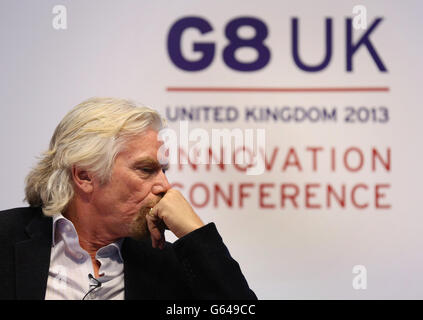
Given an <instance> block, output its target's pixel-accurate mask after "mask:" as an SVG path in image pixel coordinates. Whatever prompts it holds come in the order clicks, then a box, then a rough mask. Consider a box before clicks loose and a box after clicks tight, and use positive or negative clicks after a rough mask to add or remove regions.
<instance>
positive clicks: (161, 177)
mask: <svg viewBox="0 0 423 320" xmlns="http://www.w3.org/2000/svg"><path fill="white" fill-rule="evenodd" d="M169 189H170V183H169V181H168V180H167V177H166V175H165V173H164V172H163V171H161V170H160V172H159V173H158V174H157V176H156V179H155V181H154V184H153V187H152V188H151V192H152V193H153V194H155V195H157V196H163V195H164V194H165V193H166V191H167V190H169Z"/></svg>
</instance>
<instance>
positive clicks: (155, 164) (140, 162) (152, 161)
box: [134, 157, 169, 170]
mask: <svg viewBox="0 0 423 320" xmlns="http://www.w3.org/2000/svg"><path fill="white" fill-rule="evenodd" d="M140 165H150V166H152V167H154V168H157V169H158V168H161V169H162V170H167V169H169V163H164V164H161V163H160V162H158V161H157V160H155V159H153V158H151V157H144V158H140V159H138V160H136V161H135V162H134V167H136V166H140Z"/></svg>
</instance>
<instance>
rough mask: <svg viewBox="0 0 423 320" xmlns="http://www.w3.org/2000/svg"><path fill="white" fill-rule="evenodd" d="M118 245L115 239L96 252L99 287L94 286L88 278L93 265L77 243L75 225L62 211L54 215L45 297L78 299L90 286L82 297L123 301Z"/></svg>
mask: <svg viewBox="0 0 423 320" xmlns="http://www.w3.org/2000/svg"><path fill="white" fill-rule="evenodd" d="M121 245H122V240H119V241H117V242H114V243H111V244H109V245H107V246H105V247H102V248H100V249H99V250H98V251H97V253H96V259H97V260H98V261H99V262H100V264H101V265H100V269H99V275H100V277H99V278H98V279H97V280H98V281H99V282H100V283H101V286H98V284H97V283H96V281H95V280H93V279H90V278H89V277H88V275H89V274H92V275H94V268H93V265H92V261H91V257H90V255H89V254H88V252H87V251H85V250H84V249H82V248H81V246H80V244H79V238H78V234H77V232H76V229H75V226H74V225H73V223H72V222H71V221H70V220H68V219H66V218H65V217H64V216H63V215H62V214H57V215H55V216H54V217H53V238H52V247H51V256H50V269H49V273H48V280H47V290H46V295H45V299H46V300H63V299H64V300H81V299H82V298H84V296H85V295H86V294H87V293H88V292H90V289H93V290H92V291H91V292H90V293H89V294H88V295H87V296H86V297H85V300H112V299H113V300H123V299H124V278H123V259H122V255H121ZM96 284H97V288H96ZM94 288H95V289H94Z"/></svg>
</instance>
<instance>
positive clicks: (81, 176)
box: [72, 166, 93, 193]
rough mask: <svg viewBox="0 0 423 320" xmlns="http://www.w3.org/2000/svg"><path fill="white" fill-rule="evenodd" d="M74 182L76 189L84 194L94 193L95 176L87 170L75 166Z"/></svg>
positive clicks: (73, 170) (73, 168)
mask: <svg viewBox="0 0 423 320" xmlns="http://www.w3.org/2000/svg"><path fill="white" fill-rule="evenodd" d="M72 180H73V183H74V184H75V187H76V188H78V189H79V190H81V191H82V192H84V193H91V192H92V191H93V175H92V173H91V172H89V171H88V170H86V169H83V168H80V167H77V166H73V167H72Z"/></svg>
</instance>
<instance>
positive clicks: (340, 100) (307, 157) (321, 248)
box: [0, 0, 423, 299]
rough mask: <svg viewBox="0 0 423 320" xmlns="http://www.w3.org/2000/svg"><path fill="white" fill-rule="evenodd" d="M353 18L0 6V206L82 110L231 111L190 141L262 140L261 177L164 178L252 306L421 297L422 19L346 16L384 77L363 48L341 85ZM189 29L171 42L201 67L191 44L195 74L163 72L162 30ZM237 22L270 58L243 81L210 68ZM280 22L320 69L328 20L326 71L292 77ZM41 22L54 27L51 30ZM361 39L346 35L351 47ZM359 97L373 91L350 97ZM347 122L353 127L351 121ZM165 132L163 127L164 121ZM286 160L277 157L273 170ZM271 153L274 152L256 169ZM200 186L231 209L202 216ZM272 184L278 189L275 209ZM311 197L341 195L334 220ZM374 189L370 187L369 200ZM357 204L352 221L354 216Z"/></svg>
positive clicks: (303, 11) (217, 66) (286, 12)
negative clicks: (362, 25) (255, 301)
mask: <svg viewBox="0 0 423 320" xmlns="http://www.w3.org/2000/svg"><path fill="white" fill-rule="evenodd" d="M359 4H360V3H357V2H355V1H305V0H302V1H276V0H275V1H270V0H266V1H260V2H259V1H253V0H251V1H246V0H243V1H241V0H237V1H213V2H208V1H187V0H184V1H182V0H179V1H171V0H159V1H129V0H124V1H119V2H116V1H100V0H98V1H94V0H92V1H82V0H78V1H76V0H73V1H65V0H64V1H60V2H58V1H47V0H45V1H37V2H35V1H29V0H28V1H22V0H20V1H12V0H2V1H1V2H0V40H1V44H2V46H1V59H0V66H1V67H0V70H1V72H0V96H1V115H2V116H1V117H0V139H1V140H0V146H1V149H2V157H1V159H0V161H1V170H0V174H1V180H0V188H1V191H2V192H1V193H0V208H1V209H7V208H11V207H17V206H24V205H25V204H24V203H23V202H22V199H23V198H24V193H23V189H24V178H25V176H26V174H27V173H28V171H29V169H30V167H31V166H32V165H34V163H35V161H36V157H37V156H38V155H39V154H40V153H41V152H42V151H43V150H45V149H46V147H47V145H48V142H49V139H50V137H51V135H52V133H53V130H54V128H55V126H56V125H57V123H58V122H59V121H60V119H61V118H62V117H63V116H64V115H65V113H66V112H67V111H68V110H69V109H70V108H72V107H73V106H75V105H76V104H78V103H80V102H81V101H82V100H85V99H86V98H88V97H92V96H113V97H120V98H129V99H134V100H137V101H140V102H142V103H144V104H147V105H150V106H153V107H155V108H156V109H157V110H159V111H160V112H161V113H162V114H163V115H164V116H165V115H166V110H168V111H170V112H171V114H174V113H175V111H176V110H178V108H181V107H186V108H197V109H198V108H200V107H204V106H210V107H216V106H221V107H223V108H222V110H226V109H225V107H228V106H231V107H233V108H235V109H236V110H238V112H239V118H238V119H236V121H233V122H229V121H225V119H224V116H223V121H219V122H218V121H215V120H212V119H210V120H209V121H205V120H198V121H191V122H190V123H189V126H190V128H205V129H208V130H210V129H213V128H229V129H233V128H241V129H247V128H253V129H258V128H264V129H265V130H266V154H267V160H268V165H269V166H270V165H271V164H273V166H272V168H271V169H269V170H266V171H265V172H264V173H263V174H261V175H256V176H249V175H246V174H245V173H243V172H241V171H239V170H237V169H236V168H235V167H234V166H233V165H227V166H226V167H225V170H224V171H222V170H220V169H219V167H217V166H212V167H211V169H210V170H207V168H205V167H201V168H198V169H197V170H194V169H193V168H192V167H191V166H189V165H186V166H183V167H181V168H179V167H178V166H171V169H170V170H169V172H168V177H169V180H170V181H171V182H174V183H176V182H177V183H179V184H182V185H183V188H182V191H183V193H184V194H185V195H186V196H187V197H188V198H191V199H192V200H194V202H195V203H197V204H202V203H204V206H202V207H199V206H197V207H196V210H197V212H198V213H199V214H200V215H201V217H202V218H203V219H204V220H205V221H207V222H208V221H214V222H215V223H216V225H217V227H218V229H219V230H220V232H221V234H222V237H223V238H224V241H225V243H226V244H227V246H228V247H229V249H230V251H231V253H232V255H233V256H234V257H235V259H237V261H238V262H239V263H240V265H241V268H242V270H243V272H244V274H245V276H246V278H247V279H248V282H249V284H250V286H251V288H252V289H253V290H254V291H255V292H256V294H257V295H258V297H259V298H261V299H374V298H378V299H379V298H381V299H392V298H397V299H398V298H399V299H405V298H412V299H413V298H420V299H421V298H423V289H422V288H423V286H422V284H423V283H422V282H423V275H422V272H421V270H422V268H423V258H422V254H421V248H422V244H423V243H422V242H423V241H422V239H423V238H422V231H423V216H422V211H421V208H420V201H419V200H420V199H421V195H420V193H421V188H420V185H421V179H422V170H421V158H422V151H421V149H420V148H421V142H420V141H421V134H422V129H421V118H422V116H423V111H422V109H421V106H420V100H421V95H420V91H421V89H420V88H419V85H420V81H419V79H420V77H419V76H420V73H421V71H422V59H421V54H422V40H421V30H422V27H423V22H422V19H421V16H420V11H421V9H423V7H422V5H421V3H420V2H419V1H417V0H416V1H401V2H399V1H367V2H366V3H362V4H364V5H365V7H364V8H365V9H366V13H367V20H366V21H367V24H368V26H367V27H368V28H369V27H370V26H371V25H372V23H374V21H375V19H376V18H379V17H381V18H383V20H382V21H381V22H380V23H379V25H378V26H377V27H376V28H375V29H374V30H373V31H372V32H371V35H370V36H369V37H368V39H369V41H370V42H371V45H372V46H373V47H374V48H375V49H376V51H377V54H378V56H379V57H380V59H381V61H383V64H384V65H385V67H386V69H387V71H386V72H382V71H381V70H379V68H378V67H377V65H376V63H375V61H374V59H373V58H372V57H371V55H370V53H369V50H368V49H367V48H366V46H365V45H361V46H360V48H359V49H358V51H357V53H355V54H354V55H353V58H352V59H353V70H352V71H351V72H348V71H347V70H346V56H347V50H346V42H347V39H346V34H347V31H346V18H347V17H351V18H353V17H354V16H355V14H354V13H353V8H354V6H356V5H359ZM57 5H63V6H64V8H65V9H66V24H67V25H66V28H65V29H56V28H55V27H54V24H53V21H54V19H55V18H56V19H57V16H58V13H57V12H56V13H53V11H52V10H53V8H54V7H55V6H57ZM190 16H191V17H201V19H203V20H205V21H207V22H208V23H209V24H210V25H211V27H212V29H213V30H212V31H211V32H209V33H207V34H204V35H201V34H200V33H199V32H198V31H196V30H195V29H192V28H191V29H188V30H186V31H185V32H184V33H183V36H182V38H181V43H182V44H181V46H182V54H183V56H184V57H185V58H186V59H187V60H192V61H195V60H198V59H200V58H201V53H200V52H193V50H192V45H193V43H194V42H195V43H197V42H198V43H202V42H209V43H214V44H215V54H214V59H213V60H212V62H211V64H210V65H209V66H208V67H207V68H205V69H203V70H200V71H195V72H193V71H186V70H182V69H181V68H179V67H178V66H177V65H175V64H174V63H173V62H172V61H171V59H170V57H169V53H168V47H167V39H168V34H169V30H170V29H171V27H172V25H173V24H174V23H175V22H176V21H178V20H179V19H181V18H184V17H190ZM240 17H254V18H255V19H258V20H260V21H261V22H263V23H264V24H265V26H266V28H267V30H268V36H267V37H266V39H265V40H264V45H265V46H266V47H267V48H268V49H269V51H270V60H269V62H268V63H267V64H266V65H265V66H264V67H262V68H261V69H259V70H257V71H250V72H242V71H236V70H233V69H232V68H230V67H229V66H228V65H227V63H225V61H224V59H223V51H224V49H225V48H226V47H227V46H228V45H229V44H230V43H229V42H230V41H229V40H228V39H227V38H226V37H225V28H226V27H227V25H228V23H229V22H230V21H233V20H234V19H237V18H240ZM293 17H296V18H298V21H299V27H300V28H299V35H300V36H299V41H300V47H299V48H300V49H299V51H300V58H301V59H302V61H303V62H304V63H306V64H310V65H313V64H315V65H317V64H319V63H320V62H321V61H322V60H323V57H324V54H325V40H324V39H325V32H324V26H325V24H324V23H325V18H332V28H333V47H332V57H331V60H330V63H329V64H328V66H327V67H326V68H324V69H323V70H322V71H319V72H306V71H303V70H301V69H300V68H299V67H298V66H297V65H296V64H295V62H294V60H293V57H292V34H291V28H292V27H291V19H292V18H293ZM56 23H59V25H61V26H64V21H63V20H61V21H57V20H56ZM56 27H57V24H56ZM241 29H242V30H241ZM241 29H240V30H239V32H238V36H239V37H241V38H244V39H251V38H254V36H255V32H254V30H253V29H252V28H249V27H244V28H241ZM366 31H368V29H364V30H362V29H360V30H356V29H354V30H353V33H354V36H353V43H357V41H359V39H360V36H363V35H364V33H365V32H366ZM235 58H236V59H238V60H240V61H241V62H242V61H243V62H247V61H253V60H255V59H256V58H257V52H256V50H255V49H253V48H243V49H238V50H237V52H236V53H235ZM171 87H185V88H188V87H208V88H210V87H219V88H231V87H236V88H250V89H251V88H261V89H263V88H291V89H292V88H297V89H304V88H326V89H328V88H334V87H336V88H338V89H339V88H341V89H342V88H344V89H345V88H350V89H351V88H356V90H358V91H352V92H351V91H345V90H344V91H342V90H341V91H337V92H333V91H325V90H323V91H322V90H318V91H314V92H304V91H301V90H300V91H299V92H284V91H279V92H251V91H248V92H222V91H219V92H189V91H184V92H177V91H170V90H169V88H171ZM363 87H366V88H375V87H377V88H382V90H381V91H363V90H361V89H360V88H363ZM357 88H358V89H357ZM253 107H255V108H256V110H258V109H260V108H265V107H270V108H271V109H272V110H273V109H275V108H276V109H279V110H280V109H281V108H283V107H290V108H295V107H302V108H303V109H304V110H310V108H312V107H316V108H317V109H319V110H323V109H326V110H336V114H337V118H336V121H331V120H330V119H326V121H324V120H323V118H320V119H319V120H318V121H315V122H312V121H293V120H291V121H283V120H276V121H275V120H272V119H270V120H268V121H259V120H252V119H250V121H246V120H245V118H244V116H245V112H246V110H249V109H251V108H253ZM347 107H351V108H353V110H355V112H356V113H354V116H353V117H352V118H351V119H354V120H355V121H354V122H351V123H350V122H346V121H345V120H346V116H347V115H348V112H349V111H348V110H349V109H346V108H347ZM359 108H362V109H360V110H362V111H360V112H361V113H357V112H358V111H359ZM385 112H387V115H388V117H386V115H385V114H384V113H385ZM367 116H368V117H367ZM382 120H383V121H382ZM169 123H170V126H171V127H172V128H175V129H177V128H178V125H179V124H178V121H175V122H172V121H170V122H169ZM316 147H318V148H321V150H322V151H319V152H317V153H316V163H315V164H316V167H313V154H312V153H311V152H310V151H307V148H316ZM373 149H374V150H376V151H377V153H378V154H380V158H381V159H382V160H383V161H384V162H385V164H386V167H384V166H383V163H382V162H381V161H380V159H379V158H376V160H375V168H374V170H373V167H372V150H373ZM275 150H276V151H275ZM289 150H293V151H291V153H290V155H289V156H288V158H287V154H288V153H289ZM319 150H320V149H319ZM348 150H349V151H348ZM346 151H347V156H346V157H347V160H345V161H347V165H348V166H350V167H351V168H356V167H358V169H357V171H351V170H348V167H347V168H346V167H345V165H344V155H345V152H346ZM273 152H277V153H275V158H274V162H271V159H272V155H273ZM294 152H295V154H294ZM333 152H334V155H333V154H332V153H333ZM361 154H362V156H363V165H362V167H360V155H361ZM333 156H334V158H332V157H333ZM388 157H390V158H388ZM333 159H335V165H334V166H335V167H333V164H332V162H331V161H332V160H333ZM296 161H297V162H296ZM388 164H389V166H388ZM284 165H285V168H284ZM300 167H301V168H300ZM199 183H203V184H204V185H198V184H199ZM242 183H247V184H251V186H250V187H244V193H248V194H249V196H245V197H244V198H243V205H242V206H241V205H240V191H239V188H240V185H241V184H242ZM216 185H217V186H218V187H220V188H221V190H222V191H223V192H224V193H225V194H226V195H228V192H229V191H228V190H229V188H230V186H232V188H233V197H232V205H231V206H229V205H227V204H225V202H224V201H223V199H222V198H218V199H217V200H218V202H217V204H216V205H215V204H214V194H215V192H214V191H215V186H216ZM260 185H262V189H261V191H262V196H261V201H262V204H260ZM282 185H285V186H287V185H288V187H286V188H287V189H285V192H286V193H285V202H284V205H282V199H281V197H282V195H281V188H282ZM307 185H308V187H307ZM327 185H330V186H331V187H332V188H333V189H335V190H336V193H337V194H338V195H339V194H341V191H342V188H345V192H346V197H345V204H344V205H343V206H341V205H340V203H339V202H337V201H336V199H335V198H334V197H333V195H332V196H331V198H330V201H331V203H330V205H328V202H327V201H328V200H327ZM376 185H382V187H379V189H378V191H377V190H375V188H376V187H375V186H376ZM357 186H358V187H357ZM354 187H356V188H355V189H354ZM307 188H308V189H307ZM306 189H307V190H308V191H307V190H306ZM206 190H207V191H206ZM295 190H297V191H298V196H297V197H296V198H295V201H296V204H297V205H296V206H295V203H294V201H293V200H292V198H289V197H288V198H286V197H287V195H289V194H291V195H292V193H293V192H295ZM353 190H355V191H353ZM207 192H208V194H209V199H208V201H206V200H207V198H206V195H207ZM306 192H308V196H306ZM266 193H268V195H267V196H266V195H265V194H266ZM351 193H353V199H351ZM377 194H379V195H377ZM290 199H291V200H290ZM352 200H353V201H352ZM354 201H355V202H354ZM266 205H268V206H269V205H270V207H271V208H266ZM360 205H365V206H366V207H365V208H364V209H360V208H358V206H360ZM313 207H315V208H313ZM170 239H172V236H171V235H170ZM357 265H359V266H363V267H364V268H365V270H366V271H367V274H366V275H367V277H366V278H367V279H366V280H367V286H366V287H365V288H363V287H361V289H360V288H357V287H354V285H353V283H354V279H355V281H356V282H357V279H358V278H357V276H360V277H361V278H360V279H361V280H362V281H364V280H363V279H364V278H365V277H364V273H363V272H362V271H363V270H364V269H361V273H360V274H355V273H353V268H354V266H357ZM361 284H362V282H361Z"/></svg>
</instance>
